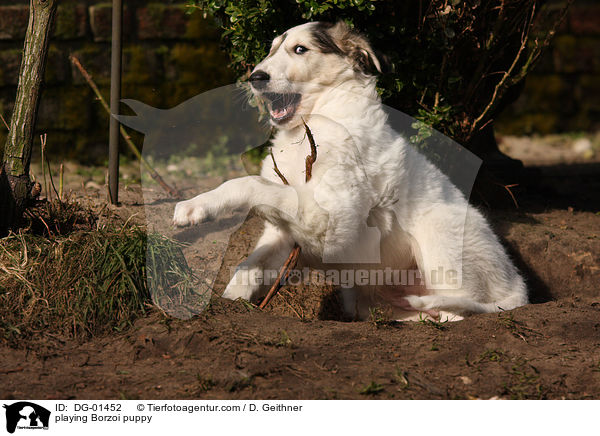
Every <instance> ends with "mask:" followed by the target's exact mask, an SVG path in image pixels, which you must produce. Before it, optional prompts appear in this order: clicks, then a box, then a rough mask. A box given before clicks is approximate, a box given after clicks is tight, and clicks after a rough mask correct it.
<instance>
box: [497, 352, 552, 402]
mask: <svg viewBox="0 0 600 436" xmlns="http://www.w3.org/2000/svg"><path fill="white" fill-rule="evenodd" d="M510 377H511V379H510V381H508V382H506V383H505V384H504V391H505V392H504V393H505V394H506V395H508V396H510V398H511V399H512V400H526V399H535V400H542V399H544V397H545V395H546V389H545V388H544V386H542V384H541V383H540V381H539V379H540V376H539V373H538V371H537V369H536V368H535V367H533V366H531V365H530V364H528V363H527V360H526V359H518V360H517V361H516V362H515V364H514V365H513V366H512V368H511V370H510Z"/></svg>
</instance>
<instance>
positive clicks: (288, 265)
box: [258, 244, 300, 309]
mask: <svg viewBox="0 0 600 436" xmlns="http://www.w3.org/2000/svg"><path fill="white" fill-rule="evenodd" d="M299 255H300V246H299V245H298V244H296V245H294V248H293V249H292V252H291V253H290V255H289V256H288V258H287V260H286V261H285V263H284V264H283V266H282V267H281V269H280V270H279V275H278V276H277V280H275V283H273V285H272V286H271V289H269V292H268V293H267V296H266V297H265V298H264V300H263V301H262V302H261V303H260V306H258V307H259V308H261V309H264V308H265V306H266V305H267V304H269V301H271V298H273V296H274V295H275V294H276V293H277V291H279V288H281V286H283V284H284V282H285V280H286V279H287V278H288V276H289V274H290V271H291V270H292V269H293V268H294V267H295V266H296V262H297V261H298V256H299Z"/></svg>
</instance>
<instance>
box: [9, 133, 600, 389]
mask: <svg viewBox="0 0 600 436" xmlns="http://www.w3.org/2000/svg"><path fill="white" fill-rule="evenodd" d="M517 141H524V140H523V139H517V138H508V139H505V140H504V141H503V144H502V145H503V147H504V149H505V150H508V151H509V152H510V150H511V147H513V148H512V150H513V151H514V153H511V154H513V156H515V155H516V157H519V158H522V159H523V160H524V162H525V164H526V169H525V171H524V172H523V175H522V178H521V180H520V185H519V187H517V188H515V195H516V198H517V200H518V203H519V208H518V209H516V208H513V209H507V210H502V211H489V210H485V209H484V212H485V213H487V215H488V216H489V218H490V220H491V221H492V223H493V225H494V227H495V229H496V230H497V232H498V233H499V234H500V235H501V237H502V239H503V241H504V242H505V245H506V246H507V248H508V249H509V251H510V253H511V255H512V257H513V259H514V260H515V262H516V263H517V265H518V266H519V268H520V269H521V271H522V272H523V274H524V275H525V276H526V278H527V281H528V284H529V288H530V294H531V301H532V304H529V305H527V306H525V307H521V308H518V309H516V310H512V311H508V312H502V313H499V314H484V315H475V316H471V317H469V318H467V319H465V320H463V321H459V322H452V323H432V322H405V323H398V322H392V321H387V320H385V319H380V318H377V317H373V319H371V320H368V321H362V322H356V321H352V322H350V321H345V320H342V318H341V316H340V311H339V305H338V303H337V300H336V294H335V290H333V289H331V288H327V287H321V288H319V287H315V286H304V287H290V286H286V287H284V288H283V289H282V291H281V292H280V293H279V294H278V295H277V296H276V297H275V298H274V300H273V301H272V303H271V304H270V305H269V306H268V307H267V308H266V309H265V310H260V309H257V308H255V307H252V306H250V305H248V304H244V303H243V302H241V301H236V302H230V301H227V300H222V299H220V298H218V297H215V298H213V299H212V301H211V304H210V305H209V307H208V308H207V309H206V310H204V311H203V312H202V313H200V314H199V315H198V316H195V317H194V318H192V319H190V320H179V319H175V318H170V317H165V316H164V315H163V314H162V313H160V311H158V310H156V311H155V312H153V313H152V314H150V315H149V316H147V317H145V318H142V319H139V320H138V321H137V322H136V323H135V325H134V326H133V327H132V328H131V329H129V330H127V331H124V332H121V333H115V334H112V335H110V336H105V337H98V338H94V339H92V340H89V341H86V342H78V341H74V340H71V339H68V338H63V337H59V336H57V335H54V334H52V332H47V334H45V335H43V336H41V337H39V338H38V339H36V340H34V341H32V342H30V343H27V344H23V345H22V346H20V347H19V348H10V347H7V346H2V347H0V374H1V375H2V386H0V397H1V398H3V399H17V398H19V399H21V398H37V399H150V398H156V399H158V398H160V399H186V398H207V399H246V398H261V399H358V398H362V399H365V398H381V399H475V398H480V399H489V398H499V399H510V398H515V399H525V398H527V399H561V398H566V399H591V398H594V399H600V177H599V176H600V159H598V156H597V152H595V151H593V150H594V149H593V148H585V147H584V146H582V145H579V146H578V147H579V148H577V147H575V146H574V144H572V143H569V145H568V146H566V147H568V148H569V150H567V151H565V150H559V152H558V154H556V155H554V157H553V158H552V159H550V160H548V156H549V154H548V153H546V154H544V153H543V152H539V153H538V152H537V151H536V150H537V149H536V147H538V148H539V141H538V142H535V141H533V142H532V143H533V144H534V145H527V144H525V145H523V142H517ZM552 146H553V147H555V148H557V149H560V147H561V145H552ZM562 147H565V146H564V145H563V146H562ZM584 148H585V150H584ZM523 149H525V152H523ZM590 149H591V150H592V154H591V155H590V152H589V150H590ZM518 152H521V155H519V154H518ZM577 153H587V155H586V156H587V157H586V156H583V154H582V155H581V156H579V155H577ZM594 153H596V154H594ZM70 173H72V174H75V173H77V172H76V171H70ZM79 173H81V172H79ZM228 176H229V175H228ZM228 176H218V177H217V176H215V177H211V178H206V179H204V180H202V181H201V182H200V185H198V184H196V185H195V186H193V187H192V186H190V184H189V182H188V183H187V184H186V182H183V181H182V182H180V183H179V187H180V188H182V189H183V190H184V195H185V196H186V197H191V196H193V195H196V194H197V193H199V192H201V191H203V190H208V189H210V188H211V187H214V186H216V185H217V184H219V183H220V182H221V181H223V180H224V179H226V178H228ZM86 177H87V179H88V180H86ZM82 182H83V183H82ZM67 186H70V187H71V188H72V189H73V190H74V191H75V195H77V196H78V197H79V198H81V199H84V201H90V202H92V203H95V204H97V205H98V204H101V203H103V202H104V199H105V198H106V197H105V196H106V193H105V188H104V187H103V186H101V185H99V184H98V183H97V182H93V181H92V180H91V179H90V177H89V175H87V176H86V175H83V176H81V180H79V179H77V178H75V177H74V178H73V179H72V180H69V183H68V184H67ZM147 187H148V185H146V184H145V185H144V188H145V189H147ZM152 188H153V187H152V186H150V188H149V189H148V190H147V191H146V192H144V197H145V200H146V207H144V205H143V201H142V192H141V188H140V186H139V185H136V184H132V185H130V186H128V187H126V188H124V189H123V191H122V194H121V202H122V205H121V206H120V207H119V208H113V209H114V211H115V212H116V213H118V214H119V215H121V216H123V217H124V218H128V217H131V219H132V220H134V221H135V220H137V221H139V222H140V223H144V222H146V221H147V222H148V223H156V222H161V219H162V218H161V217H170V215H171V214H172V210H173V207H174V202H173V201H170V200H164V195H163V194H162V193H161V192H160V191H159V190H158V188H154V190H152ZM149 204H150V205H151V206H152V207H149ZM163 221H165V220H163ZM159 230H161V231H164V232H165V233H167V234H169V235H171V236H173V237H175V238H178V239H181V240H185V241H193V242H194V243H193V244H192V245H191V246H190V247H188V248H187V249H186V256H187V258H188V261H189V262H190V264H191V266H192V267H194V268H196V269H200V270H206V271H212V272H216V271H219V273H218V275H217V278H216V281H215V287H214V289H215V292H216V293H219V292H222V290H223V286H224V283H225V281H226V280H227V275H228V271H229V267H230V266H234V265H235V264H236V263H237V262H239V261H240V260H242V259H244V257H245V256H246V255H247V253H248V251H249V250H251V248H252V246H253V244H254V241H255V240H256V237H257V236H258V235H259V234H260V231H261V223H260V221H259V220H258V219H257V218H255V217H254V218H250V219H249V220H247V221H246V222H245V224H244V225H243V226H242V227H240V228H239V229H238V230H237V231H236V232H235V234H234V235H233V236H232V238H231V241H229V243H228V245H227V236H228V235H229V233H231V230H229V229H226V230H224V229H223V228H211V227H206V226H205V227H202V226H200V228H196V229H184V230H176V229H172V228H170V227H168V226H166V227H164V228H163V229H159ZM223 244H226V246H223ZM223 252H225V257H224V260H223V264H222V265H221V256H220V254H221V253H223Z"/></svg>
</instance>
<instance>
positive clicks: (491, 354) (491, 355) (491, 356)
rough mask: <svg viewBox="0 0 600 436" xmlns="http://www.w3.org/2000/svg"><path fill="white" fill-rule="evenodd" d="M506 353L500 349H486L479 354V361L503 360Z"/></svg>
mask: <svg viewBox="0 0 600 436" xmlns="http://www.w3.org/2000/svg"><path fill="white" fill-rule="evenodd" d="M505 357H506V354H505V353H504V351H502V350H486V351H484V352H483V353H481V355H480V356H479V360H478V362H477V363H479V362H500V361H502V360H504V358H505Z"/></svg>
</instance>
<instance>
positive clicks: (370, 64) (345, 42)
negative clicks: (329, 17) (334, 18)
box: [330, 21, 386, 74]
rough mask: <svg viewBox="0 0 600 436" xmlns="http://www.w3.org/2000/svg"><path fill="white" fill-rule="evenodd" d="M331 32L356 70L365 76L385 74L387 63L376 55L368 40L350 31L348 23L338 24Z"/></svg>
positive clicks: (341, 22) (340, 22)
mask: <svg viewBox="0 0 600 436" xmlns="http://www.w3.org/2000/svg"><path fill="white" fill-rule="evenodd" d="M330 32H331V35H332V37H333V39H334V41H336V43H337V44H338V46H339V47H340V49H341V51H342V52H343V53H344V55H345V56H347V58H348V59H349V60H350V62H351V63H352V67H353V68H354V69H355V70H357V71H360V72H361V73H363V74H377V73H383V72H384V71H385V70H386V68H385V65H386V64H385V62H383V61H382V60H380V57H378V56H377V55H376V54H375V51H374V50H373V47H371V44H370V43H369V41H368V40H367V38H365V37H364V36H363V35H361V34H360V33H358V32H357V31H355V30H352V29H350V28H349V27H348V25H347V24H346V23H344V22H343V21H339V22H337V23H336V24H335V25H334V26H333V27H332V28H331V30H330Z"/></svg>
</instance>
